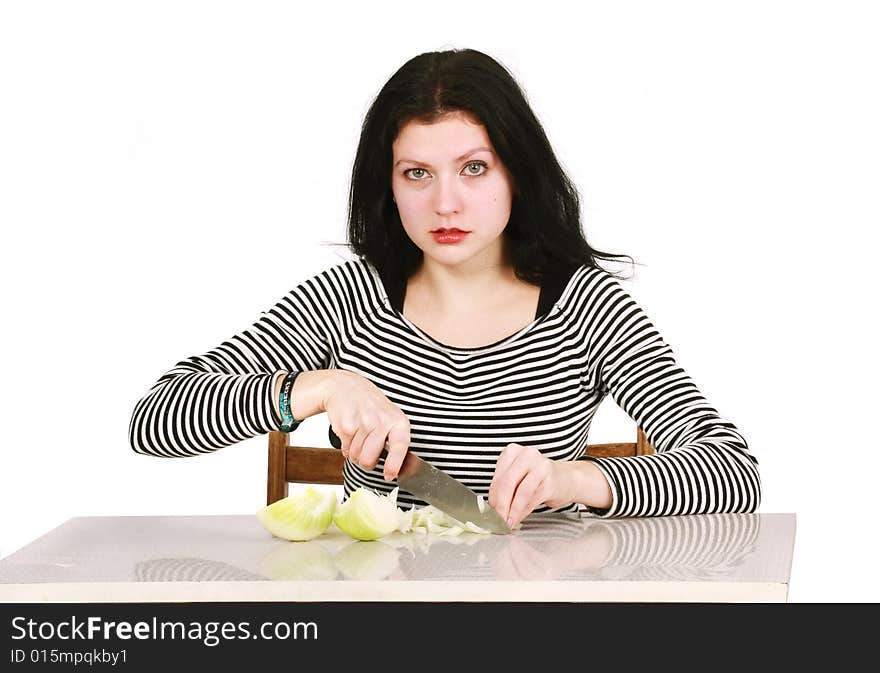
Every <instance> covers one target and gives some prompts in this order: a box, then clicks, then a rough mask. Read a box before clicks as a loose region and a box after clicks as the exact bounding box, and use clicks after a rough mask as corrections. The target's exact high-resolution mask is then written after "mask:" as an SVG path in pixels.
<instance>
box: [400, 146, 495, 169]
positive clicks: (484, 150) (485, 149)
mask: <svg viewBox="0 0 880 673" xmlns="http://www.w3.org/2000/svg"><path fill="white" fill-rule="evenodd" d="M477 152H492V148H491V147H485V146H484V147H475V148H474V149H472V150H468V151H467V152H465V153H464V154H462V155H461V156H460V157H456V158H455V161H461V160H462V159H465V158H467V157H469V156H470V155H472V154H475V153H477ZM492 154H494V152H492ZM404 161H408V162H409V163H411V164H424V165H425V166H427V165H429V164H428V163H427V162H425V161H416V160H414V159H398V160H397V162H396V163H395V164H394V165H395V166H396V165H397V164H401V163H403V162H404Z"/></svg>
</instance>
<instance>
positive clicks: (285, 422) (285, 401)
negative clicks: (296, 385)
mask: <svg viewBox="0 0 880 673" xmlns="http://www.w3.org/2000/svg"><path fill="white" fill-rule="evenodd" d="M299 374H300V372H290V373H288V374H287V376H285V377H284V381H283V382H282V383H281V398H280V400H279V404H278V408H279V410H280V411H281V432H291V431H292V430H295V429H296V428H297V426H299V424H300V423H302V421H298V420H296V419H295V418H294V417H293V413H292V412H291V411H290V390H291V388H293V382H294V381H296V377H297V376H299Z"/></svg>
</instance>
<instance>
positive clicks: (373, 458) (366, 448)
mask: <svg viewBox="0 0 880 673" xmlns="http://www.w3.org/2000/svg"><path fill="white" fill-rule="evenodd" d="M383 448H385V431H384V430H380V429H378V428H377V429H375V430H373V431H372V432H370V433H369V434H368V435H367V436H366V437H365V438H364V443H363V447H362V448H361V453H360V457H359V458H358V464H359V465H360V466H361V467H362V468H364V469H365V470H375V469H376V464H377V463H378V462H379V456H380V455H382V449H383Z"/></svg>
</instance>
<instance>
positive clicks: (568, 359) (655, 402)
mask: <svg viewBox="0 0 880 673" xmlns="http://www.w3.org/2000/svg"><path fill="white" fill-rule="evenodd" d="M313 369H346V370H350V371H353V372H356V373H358V374H361V375H362V376H365V377H366V378H368V379H369V380H370V381H372V382H373V383H374V384H375V385H376V386H377V387H378V388H379V389H380V390H382V392H383V393H384V394H385V395H386V396H387V397H388V399H389V400H390V401H391V402H393V403H394V404H396V405H398V406H399V407H400V408H401V409H402V410H403V412H404V413H405V414H406V416H407V418H408V419H409V421H410V429H411V440H412V442H411V447H410V450H412V451H414V452H415V453H417V454H418V455H420V456H422V457H423V458H425V459H426V460H429V461H430V462H433V463H434V464H436V465H437V466H438V467H439V468H441V469H443V470H444V471H446V472H448V473H450V474H451V475H452V476H454V477H456V478H457V479H459V480H461V481H462V482H464V483H465V484H467V485H468V486H470V487H471V488H473V489H474V490H475V491H476V492H478V493H481V494H483V495H487V494H488V489H489V485H490V483H491V478H492V473H493V470H494V466H495V462H496V460H497V459H498V456H499V455H500V453H501V451H502V450H503V449H504V447H505V446H506V445H507V444H509V443H518V444H522V445H525V446H534V447H536V448H537V449H538V450H539V451H541V452H542V453H543V454H545V455H547V456H548V457H550V458H553V459H557V460H573V459H577V458H580V457H582V456H583V452H584V448H585V446H586V443H587V436H588V433H589V429H590V422H591V420H592V418H593V416H594V414H595V412H596V409H597V408H598V407H599V404H600V403H601V402H602V400H603V399H604V398H605V396H606V395H607V394H608V393H610V394H611V396H612V397H613V399H614V400H615V402H617V404H618V405H619V406H620V407H621V408H622V409H623V410H624V411H626V413H628V414H629V415H630V416H631V417H632V418H633V419H634V420H635V421H636V422H637V423H638V424H639V425H640V426H641V427H642V429H643V430H644V431H645V434H646V435H647V437H648V440H649V441H650V442H651V444H652V445H653V446H654V447H655V448H656V449H657V453H656V454H653V455H647V456H633V457H628V458H594V459H592V460H594V462H595V463H596V464H597V465H598V466H599V468H600V469H601V470H602V471H603V473H604V474H605V475H606V477H607V478H608V480H609V482H610V483H611V486H612V492H613V502H612V505H611V507H610V509H608V510H601V511H597V510H593V512H594V513H596V514H600V515H602V516H608V517H610V516H659V515H671V514H695V513H707V512H752V511H755V510H756V509H757V508H758V505H759V503H760V495H761V485H760V478H759V474H758V468H757V460H756V459H755V458H754V457H753V456H752V455H751V454H750V453H749V449H748V447H747V445H746V442H745V440H744V439H743V437H742V435H741V434H740V433H739V432H738V430H737V429H736V427H735V426H734V425H733V424H732V423H731V422H730V421H728V420H726V419H724V418H722V417H721V416H719V415H718V413H717V412H716V410H715V409H714V408H712V406H710V405H709V403H708V402H707V401H706V399H705V398H704V397H703V396H702V394H701V393H700V391H699V390H698V389H697V387H696V385H694V383H693V381H692V380H691V379H690V377H689V376H688V375H687V374H686V373H685V372H684V371H683V370H682V369H681V368H680V367H679V366H678V365H677V364H676V362H675V359H674V356H673V352H672V349H671V348H670V347H669V345H668V344H666V343H665V342H664V340H663V339H662V337H661V336H660V334H659V333H658V332H657V330H656V329H655V328H654V326H653V325H652V324H651V322H650V320H649V319H648V318H647V316H646V315H645V313H644V311H642V309H641V308H640V307H639V306H638V305H637V304H636V303H635V301H633V299H632V298H631V297H630V296H629V294H628V293H627V292H626V291H625V290H624V289H623V287H622V286H621V285H620V284H619V282H618V281H617V280H616V279H615V278H614V277H612V276H611V275H609V274H608V273H606V272H605V271H603V270H601V269H597V268H592V267H588V266H586V265H584V266H581V267H579V268H578V269H577V270H575V272H574V273H573V274H572V275H571V278H570V279H569V280H568V283H567V284H566V285H565V286H564V288H563V289H562V292H561V295H560V296H559V298H558V300H557V301H556V302H555V303H554V304H553V306H552V308H551V309H550V310H549V311H548V312H547V313H545V314H544V315H541V316H540V317H538V318H537V319H536V320H535V321H533V322H532V323H530V324H529V325H527V326H526V327H524V328H523V329H521V330H519V331H518V332H516V333H515V334H512V335H510V336H508V337H507V338H505V339H502V340H500V341H498V342H496V343H494V344H490V345H487V346H483V347H479V348H458V347H450V346H447V345H444V344H442V343H440V342H439V341H437V340H435V339H433V338H432V337H431V336H430V335H428V334H427V333H425V332H423V331H422V330H420V329H419V328H418V327H417V326H416V325H415V324H413V323H411V322H410V321H409V320H407V319H406V318H405V317H404V316H403V315H402V314H401V313H400V312H399V311H398V310H396V309H395V308H393V307H392V305H391V302H390V300H389V296H388V292H387V291H386V288H385V286H384V285H383V283H382V280H381V278H380V276H379V274H378V272H377V270H376V269H375V268H374V267H372V266H371V265H370V264H368V263H367V262H365V261H363V260H360V259H355V260H350V261H347V262H344V263H342V264H338V265H336V266H333V267H331V268H330V269H327V270H326V271H323V272H321V273H319V274H317V275H316V276H313V277H312V278H309V279H307V280H305V281H304V282H302V283H300V284H299V285H298V286H297V287H295V288H294V289H293V290H291V291H290V292H289V293H288V294H287V295H286V296H285V297H283V298H282V299H281V300H280V301H279V302H278V303H277V304H275V305H274V306H273V307H272V308H271V309H270V310H269V311H267V312H264V313H263V314H262V315H261V317H260V318H259V319H258V320H257V322H255V323H254V324H253V325H252V326H251V327H250V328H249V329H246V330H244V331H243V332H241V333H239V334H237V335H235V336H234V337H232V338H231V339H229V340H228V341H225V342H223V343H222V344H221V345H220V346H218V347H217V348H215V349H213V350H211V351H210V352H208V353H205V354H204V355H200V356H194V357H190V358H188V359H187V360H184V361H182V362H180V363H178V364H177V366H175V367H174V368H173V369H171V370H170V371H169V372H167V373H166V374H164V375H163V376H162V377H161V378H160V379H159V380H158V381H157V382H156V383H155V384H154V385H153V387H152V388H151V389H150V390H149V392H148V393H147V394H146V396H145V397H143V398H142V399H141V400H140V401H139V402H138V403H137V405H136V407H135V409H134V413H133V415H132V419H131V425H130V440H131V445H132V448H133V449H134V450H135V451H136V452H138V453H142V454H148V455H153V456H167V457H175V456H192V455H197V454H200V453H206V452H209V451H214V450H216V449H219V448H221V447H224V446H229V445H230V444H234V443H236V442H239V441H241V440H244V439H247V438H250V437H254V436H256V435H259V434H262V433H266V432H268V431H270V430H277V429H278V426H279V424H280V421H281V419H280V416H279V414H278V411H277V405H276V401H275V400H274V399H273V394H272V392H273V385H272V384H273V381H274V380H275V377H276V376H277V375H278V374H280V373H282V372H284V371H288V370H313ZM344 478H345V492H346V493H350V492H351V491H352V490H354V489H355V488H357V487H359V486H366V487H369V488H372V489H375V490H376V491H380V492H389V491H390V488H391V487H392V486H393V484H391V483H388V482H385V480H384V479H383V478H382V472H381V464H380V465H379V466H378V467H377V469H376V470H374V471H372V472H368V471H365V470H363V469H361V468H359V467H358V466H356V465H353V464H351V463H346V464H345V468H344ZM399 502H400V503H401V505H407V504H418V505H421V504H423V503H422V502H421V501H420V500H417V499H413V498H412V497H411V496H409V494H407V493H401V494H400V496H399ZM575 509H576V507H575V506H574V505H572V506H570V507H564V508H561V510H564V511H569V510H575ZM547 510H548V508H546V507H542V508H540V509H539V510H538V511H547Z"/></svg>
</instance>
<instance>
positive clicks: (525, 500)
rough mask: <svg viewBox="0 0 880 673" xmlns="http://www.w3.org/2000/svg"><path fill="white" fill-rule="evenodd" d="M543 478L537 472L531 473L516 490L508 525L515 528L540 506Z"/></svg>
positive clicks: (508, 516)
mask: <svg viewBox="0 0 880 673" xmlns="http://www.w3.org/2000/svg"><path fill="white" fill-rule="evenodd" d="M542 483H543V478H542V475H541V473H540V472H538V471H537V470H532V471H530V472H529V473H528V474H527V475H526V476H525V477H523V480H522V481H521V482H520V483H519V485H518V486H517V488H516V493H515V494H514V496H513V502H512V503H511V505H510V513H509V514H508V515H507V525H508V526H510V527H511V528H513V527H514V526H517V525H518V524H519V522H520V521H522V520H523V519H525V518H526V517H527V516H528V515H529V514H531V513H532V512H533V511H534V509H535V507H537V506H538V505H539V504H540V501H541V494H542V489H541V485H542Z"/></svg>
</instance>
